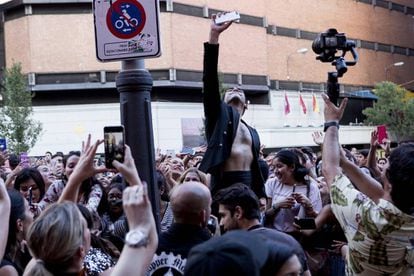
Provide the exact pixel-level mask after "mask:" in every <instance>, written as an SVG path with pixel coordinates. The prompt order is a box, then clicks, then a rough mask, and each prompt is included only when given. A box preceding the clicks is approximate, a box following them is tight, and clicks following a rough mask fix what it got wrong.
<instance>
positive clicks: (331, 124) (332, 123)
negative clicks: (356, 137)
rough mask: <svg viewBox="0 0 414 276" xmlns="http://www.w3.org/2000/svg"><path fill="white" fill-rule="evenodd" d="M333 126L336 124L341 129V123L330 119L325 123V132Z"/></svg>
mask: <svg viewBox="0 0 414 276" xmlns="http://www.w3.org/2000/svg"><path fill="white" fill-rule="evenodd" d="M331 126H335V127H337V128H338V129H339V123H338V122H337V121H330V122H326V123H325V124H323V132H326V131H327V130H328V128H330V127H331Z"/></svg>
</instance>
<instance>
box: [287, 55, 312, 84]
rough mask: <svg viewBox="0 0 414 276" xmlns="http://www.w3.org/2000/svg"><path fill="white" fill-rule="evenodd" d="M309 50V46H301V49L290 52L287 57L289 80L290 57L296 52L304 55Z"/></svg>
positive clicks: (288, 77) (288, 75)
mask: <svg viewBox="0 0 414 276" xmlns="http://www.w3.org/2000/svg"><path fill="white" fill-rule="evenodd" d="M307 52H308V48H300V49H298V50H296V51H295V52H293V53H290V54H289V55H288V56H287V58H286V78H287V79H288V80H289V79H290V74H289V60H290V57H291V56H292V55H294V54H302V55H304V54H306V53H307Z"/></svg>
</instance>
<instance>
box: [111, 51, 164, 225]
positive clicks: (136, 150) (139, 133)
mask: <svg viewBox="0 0 414 276" xmlns="http://www.w3.org/2000/svg"><path fill="white" fill-rule="evenodd" d="M116 88H117V90H118V92H119V94H120V104H121V123H122V125H123V126H124V127H125V142H126V144H127V145H129V146H130V147H131V151H132V156H133V157H134V160H135V165H136V167H137V169H138V172H139V176H140V177H141V179H142V180H143V181H145V182H147V184H148V196H149V198H150V200H151V204H152V211H153V213H154V218H155V222H156V224H157V230H158V231H159V229H160V228H159V222H160V220H159V218H160V213H159V190H158V186H157V184H156V178H155V157H154V136H153V133H152V116H151V90H152V77H151V74H150V73H149V72H148V70H146V69H145V65H144V60H142V59H141V60H127V61H123V62H122V70H121V72H119V75H118V76H117V78H116Z"/></svg>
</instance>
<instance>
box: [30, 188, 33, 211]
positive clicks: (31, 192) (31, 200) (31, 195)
mask: <svg viewBox="0 0 414 276" xmlns="http://www.w3.org/2000/svg"><path fill="white" fill-rule="evenodd" d="M32 202H33V191H32V187H30V188H29V206H32Z"/></svg>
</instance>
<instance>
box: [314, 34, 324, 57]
mask: <svg viewBox="0 0 414 276" xmlns="http://www.w3.org/2000/svg"><path fill="white" fill-rule="evenodd" d="M312 50H313V51H314V52H315V54H320V53H322V51H323V48H322V45H321V34H319V35H318V36H317V37H316V38H315V40H314V41H313V43H312Z"/></svg>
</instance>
